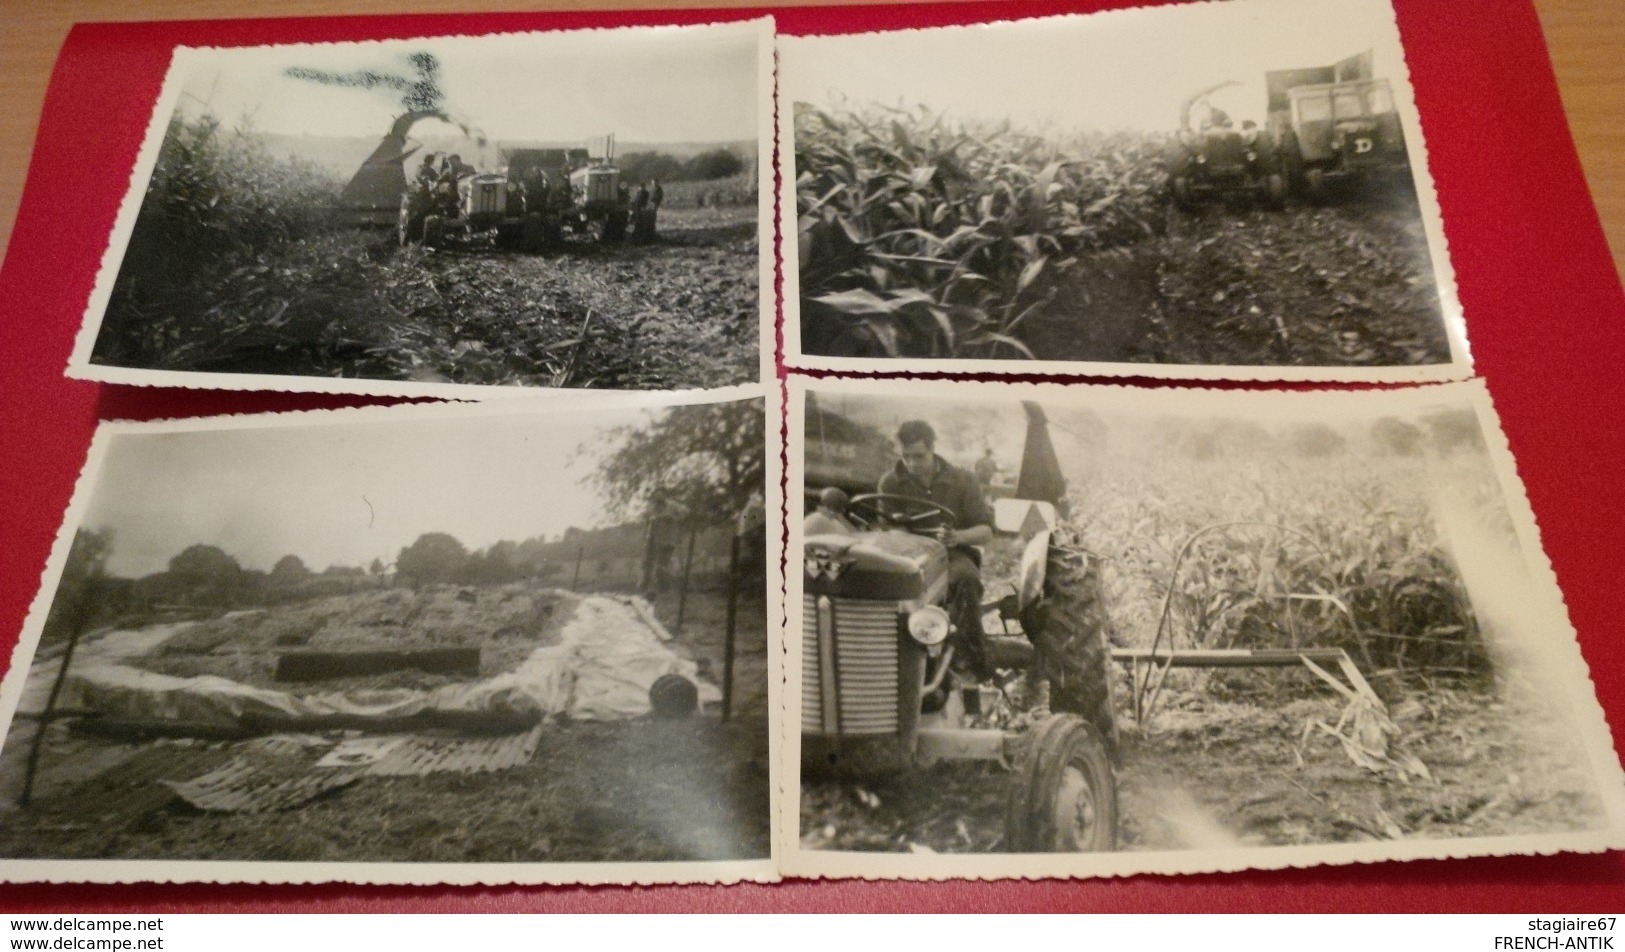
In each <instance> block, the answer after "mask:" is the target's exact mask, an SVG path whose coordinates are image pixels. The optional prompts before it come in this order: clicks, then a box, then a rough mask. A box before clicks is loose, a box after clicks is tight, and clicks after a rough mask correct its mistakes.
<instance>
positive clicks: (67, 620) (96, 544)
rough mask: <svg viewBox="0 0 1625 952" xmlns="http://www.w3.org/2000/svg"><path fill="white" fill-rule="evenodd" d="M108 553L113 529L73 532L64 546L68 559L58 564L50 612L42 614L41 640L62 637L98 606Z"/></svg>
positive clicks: (68, 633)
mask: <svg viewBox="0 0 1625 952" xmlns="http://www.w3.org/2000/svg"><path fill="white" fill-rule="evenodd" d="M112 554H113V530H111V529H79V530H77V531H75V532H74V534H73V546H72V547H71V548H69V549H68V560H67V562H66V563H64V564H63V566H62V578H61V580H60V581H58V582H57V586H56V595H55V597H53V598H52V599H51V610H50V613H49V614H47V615H46V616H45V630H44V631H43V632H42V633H41V635H40V640H41V641H43V642H44V643H46V644H51V643H54V642H58V641H63V640H66V639H67V638H68V637H69V636H70V635H72V634H73V630H74V628H75V627H77V626H80V625H83V624H85V623H87V622H88V621H89V619H90V616H91V615H92V614H94V613H95V611H96V609H97V608H98V607H102V605H103V598H102V597H101V596H102V595H103V593H102V592H100V591H99V589H100V588H101V587H102V585H101V583H102V582H103V580H104V578H105V576H106V574H107V559H108V557H109V556H110V555H112Z"/></svg>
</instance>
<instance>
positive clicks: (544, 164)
mask: <svg viewBox="0 0 1625 952" xmlns="http://www.w3.org/2000/svg"><path fill="white" fill-rule="evenodd" d="M612 142H613V139H610V140H607V143H606V146H605V148H606V156H608V154H609V152H608V150H609V149H612V148H613V146H612V145H611V144H608V143H612ZM630 219H631V203H630V201H629V200H628V198H627V196H626V194H625V193H624V190H623V189H622V187H621V184H620V171H619V170H618V169H617V168H616V167H615V165H614V162H613V160H612V159H610V158H608V157H606V158H602V159H590V158H588V154H587V152H586V150H584V149H514V150H511V151H510V152H509V153H508V154H507V167H506V168H505V169H504V170H503V171H501V172H494V173H478V174H468V175H462V176H454V175H442V176H440V177H439V178H438V179H436V180H435V181H433V182H432V183H428V184H425V185H419V186H416V187H412V188H409V189H408V190H407V192H406V194H405V195H403V196H402V197H401V205H400V215H399V227H398V231H399V237H400V242H401V244H402V245H407V244H423V245H426V246H429V247H442V246H445V245H448V244H453V243H463V244H466V243H470V242H472V241H474V240H476V239H481V238H490V239H491V240H492V241H493V242H494V243H495V245H496V247H498V248H502V249H515V250H523V251H529V252H539V251H542V250H545V249H546V248H548V247H550V246H553V245H557V244H558V243H559V242H561V241H563V240H564V235H565V233H566V232H571V233H575V234H584V235H590V236H591V237H592V238H593V239H594V240H596V241H601V242H607V241H620V240H621V239H623V238H624V237H626V227H627V224H628V222H629V221H630Z"/></svg>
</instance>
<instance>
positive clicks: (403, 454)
mask: <svg viewBox="0 0 1625 952" xmlns="http://www.w3.org/2000/svg"><path fill="white" fill-rule="evenodd" d="M648 418H649V412H648V411H645V410H624V409H623V410H617V411H615V412H614V413H596V414H593V415H592V417H591V418H590V419H583V418H582V417H581V416H580V415H579V414H578V415H574V416H569V415H563V414H548V415H546V416H540V417H538V416H505V417H494V418H492V417H465V418H461V419H454V420H416V421H411V422H392V423H386V424H378V423H369V424H345V425H325V426H298V427H274V428H262V429H252V430H241V429H239V430H218V431H212V432H193V433H162V434H120V435H118V436H117V437H116V438H115V439H114V440H113V441H112V442H111V443H110V445H109V447H108V453H107V457H106V462H105V463H104V465H103V466H102V469H101V471H100V474H99V477H98V479H97V483H96V489H95V491H94V493H93V495H92V496H91V499H90V503H89V507H88V510H87V512H86V516H85V519H84V521H83V523H82V524H83V525H84V526H86V527H89V528H111V529H112V530H113V533H114V540H113V556H112V560H111V563H110V565H109V569H110V571H111V572H113V573H114V574H115V575H121V576H126V577H132V576H141V575H146V574H148V573H151V572H158V571H162V570H164V568H166V567H167V565H168V562H169V560H170V558H172V557H173V556H174V555H175V554H176V553H177V552H179V551H180V550H181V549H183V548H185V547H186V546H188V545H191V544H193V543H199V542H201V543H206V544H209V545H217V546H219V547H220V548H222V549H224V550H225V551H226V552H228V553H230V554H231V555H232V556H233V557H235V558H236V559H237V560H238V562H239V563H241V564H242V565H243V567H245V568H252V569H263V570H269V569H270V568H271V567H272V566H273V565H274V564H275V563H276V560H277V559H279V558H281V557H282V556H284V555H288V554H290V553H292V554H294V555H297V556H299V557H300V558H301V559H303V560H304V561H305V564H306V565H308V566H309V567H310V568H311V569H313V570H315V571H321V570H322V569H324V568H326V567H327V566H329V565H332V564H342V565H359V566H362V567H365V566H366V565H368V564H369V563H370V562H371V561H372V560H373V559H374V558H381V559H383V560H384V561H385V562H386V563H387V562H392V561H394V558H395V556H396V555H397V554H399V552H400V550H401V549H402V547H404V546H407V545H410V544H411V543H412V541H413V540H415V539H416V538H417V537H418V536H419V535H421V534H422V533H425V532H449V533H451V534H452V535H454V536H456V537H457V538H458V540H459V541H461V542H462V543H463V544H464V545H466V546H467V547H468V548H469V549H471V550H472V549H477V548H484V547H486V546H488V545H490V544H491V543H493V542H496V541H498V540H501V539H511V540H513V541H519V540H521V539H524V538H528V537H531V536H538V535H543V534H546V535H549V536H557V535H559V534H560V533H562V532H563V531H564V530H565V529H566V528H568V527H570V526H572V525H574V526H581V527H583V528H586V527H591V526H596V525H602V524H604V523H605V521H606V519H607V517H606V515H605V513H604V510H603V504H602V500H601V499H600V498H599V496H598V493H597V491H596V490H594V489H592V488H590V487H588V486H585V485H583V484H582V482H581V477H582V476H585V475H587V474H588V473H591V472H592V471H593V469H594V468H595V467H596V464H597V461H598V458H599V456H600V452H601V450H602V449H603V447H604V442H603V438H602V433H603V431H604V430H606V429H608V428H609V427H612V426H615V425H617V424H620V423H638V422H641V421H643V420H646V419H648ZM583 444H587V445H588V447H589V448H588V450H587V451H586V452H585V453H584V454H578V453H577V447H579V446H582V445H583Z"/></svg>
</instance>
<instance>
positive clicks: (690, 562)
mask: <svg viewBox="0 0 1625 952" xmlns="http://www.w3.org/2000/svg"><path fill="white" fill-rule="evenodd" d="M699 534H700V530H699V528H698V527H697V526H689V527H688V552H687V553H686V554H685V555H684V556H683V581H682V583H681V584H680V585H679V586H678V589H677V625H676V629H677V630H676V631H674V632H673V634H675V635H677V636H678V637H682V634H683V611H684V610H685V609H686V608H688V577H689V575H691V574H692V573H693V572H694V537H695V536H697V535H699Z"/></svg>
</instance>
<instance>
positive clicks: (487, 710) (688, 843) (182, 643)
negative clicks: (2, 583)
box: [0, 395, 779, 883]
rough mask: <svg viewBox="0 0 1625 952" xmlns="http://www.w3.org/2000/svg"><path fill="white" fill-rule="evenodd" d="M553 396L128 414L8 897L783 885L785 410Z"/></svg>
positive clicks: (39, 643)
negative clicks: (776, 429)
mask: <svg viewBox="0 0 1625 952" xmlns="http://www.w3.org/2000/svg"><path fill="white" fill-rule="evenodd" d="M554 406H555V405H554V404H552V403H545V404H541V405H540V406H538V405H537V404H536V402H534V401H499V402H497V403H495V404H488V405H481V406H447V405H426V406H411V407H407V406H401V407H390V408H384V409H366V410H348V411H332V412H326V413H303V414H282V415H264V416H257V417H229V418H225V417H222V418H214V419H203V420H194V421H183V422H164V423H153V424H104V425H103V427H102V428H101V430H100V431H99V432H98V434H97V437H96V440H95V443H94V445H93V447H92V450H91V456H90V461H89V464H88V466H87V468H86V470H85V474H84V476H83V477H82V479H81V482H80V486H79V489H78V491H77V493H76V496H75V499H74V502H73V506H72V508H71V509H70V512H69V516H68V520H67V522H66V524H65V526H64V529H63V532H62V535H61V536H60V537H59V539H58V541H57V545H56V549H55V552H54V553H53V561H52V564H51V568H50V570H49V571H48V573H47V576H46V585H45V588H44V589H43V591H42V592H41V594H40V595H39V596H38V598H37V599H36V600H35V603H34V609H33V611H32V613H31V614H30V617H29V623H28V629H27V630H25V632H24V634H23V637H22V641H21V647H20V649H19V651H18V653H17V656H16V660H15V661H14V663H13V665H14V667H13V670H11V671H10V672H8V674H7V676H6V680H5V682H4V684H3V686H0V691H3V692H4V697H3V702H4V707H3V708H0V710H3V711H4V718H5V721H6V722H9V725H10V726H9V730H8V731H7V732H6V733H5V734H4V737H5V741H4V745H3V747H0V857H4V860H3V861H0V870H3V875H4V878H6V879H9V880H14V881H21V880H43V879H51V880H71V881H128V880H141V879H164V880H210V881H275V882H307V881H329V880H340V881H352V882H430V883H451V882H482V883H495V882H578V883H598V882H667V881H702V882H730V881H735V880H738V879H742V878H752V879H762V878H768V877H771V876H772V875H773V867H772V865H771V830H770V804H771V792H770V791H771V787H770V762H769V757H770V750H769V746H770V745H769V739H768V738H769V727H768V723H769V706H770V703H771V701H770V697H769V684H770V664H776V662H770V659H769V653H768V646H767V617H768V611H767V606H766V601H767V588H768V586H767V575H766V565H767V562H766V554H767V552H768V551H769V548H770V545H769V532H770V531H771V534H772V536H773V537H774V539H775V541H774V542H773V544H772V545H771V550H772V551H774V552H777V551H778V545H777V542H776V538H777V535H778V521H777V520H776V519H775V520H771V522H772V525H771V527H770V526H769V520H768V519H767V518H766V513H767V511H768V506H769V505H770V504H769V502H768V501H767V500H766V499H765V498H764V493H765V492H766V491H767V487H768V486H769V485H772V486H774V487H776V486H777V476H776V475H775V476H773V478H772V479H771V481H770V480H769V479H768V474H767V473H766V471H765V470H764V466H766V465H767V455H766V454H765V452H764V448H765V445H766V444H765V436H764V434H765V429H764V423H765V420H766V419H767V410H766V409H765V408H764V400H763V398H762V397H760V396H757V397H754V398H750V399H731V400H727V401H722V402H715V401H713V402H677V401H674V400H673V399H672V398H671V397H660V398H656V397H654V396H653V395H620V396H616V395H603V396H601V397H598V398H596V399H589V398H585V397H582V398H578V400H577V401H575V402H574V403H573V404H572V406H571V409H570V410H569V411H568V412H565V411H563V410H560V409H553V407H554ZM773 416H774V419H777V408H776V407H774V409H773ZM774 465H775V467H776V463H775V464H774ZM771 506H772V508H773V509H774V510H775V511H776V510H777V509H778V507H779V504H778V502H777V500H776V499H775V500H774V501H772V502H771ZM775 575H776V573H775ZM775 601H776V599H775ZM3 723H5V722H0V725H3Z"/></svg>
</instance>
